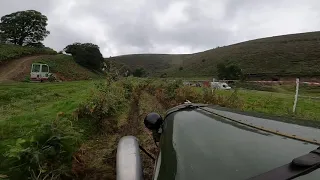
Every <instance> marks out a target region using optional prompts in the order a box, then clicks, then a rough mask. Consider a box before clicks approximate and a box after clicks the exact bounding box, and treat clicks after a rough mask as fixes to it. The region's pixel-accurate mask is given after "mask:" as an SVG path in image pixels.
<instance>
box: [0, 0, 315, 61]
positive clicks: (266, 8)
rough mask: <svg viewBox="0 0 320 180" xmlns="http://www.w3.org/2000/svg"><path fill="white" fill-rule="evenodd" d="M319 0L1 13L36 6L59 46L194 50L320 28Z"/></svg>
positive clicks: (152, 0)
mask: <svg viewBox="0 0 320 180" xmlns="http://www.w3.org/2000/svg"><path fill="white" fill-rule="evenodd" d="M319 8H320V2H318V1H317V0H305V1H300V0H269V1H256V0H214V1H212V0H180V1H175V0H162V1H157V0H135V1H132V0H117V1H112V0H69V1H64V0H48V1H43V0H30V1H21V0H2V1H1V2H0V16H2V15H5V14H8V13H11V12H15V11H18V10H26V9H35V10H38V11H41V12H42V13H43V14H45V15H47V16H48V19H49V26H48V29H49V30H50V31H51V34H50V35H49V36H48V37H47V38H46V40H45V41H44V43H45V44H46V45H47V46H50V47H52V48H54V49H56V50H61V49H63V48H64V47H65V46H66V45H68V44H71V43H73V42H92V43H96V44H98V45H99V46H100V49H101V51H102V53H103V54H104V56H115V55H121V54H129V53H191V52H195V51H200V50H207V49H211V48H214V47H216V46H223V45H228V44H230V43H236V42H241V41H244V40H249V39H254V38H260V37H265V36H273V35H280V34H285V33H295V32H303V31H314V30H319V28H320V18H319V16H320V12H318V9H319Z"/></svg>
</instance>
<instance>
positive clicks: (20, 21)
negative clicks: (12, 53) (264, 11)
mask: <svg viewBox="0 0 320 180" xmlns="http://www.w3.org/2000/svg"><path fill="white" fill-rule="evenodd" d="M47 21H48V19H47V17H46V16H45V15H42V14H41V13H40V12H38V11H35V10H27V11H18V12H15V13H12V14H8V15H5V16H3V17H1V22H0V33H1V35H0V36H1V37H2V39H4V41H5V42H7V43H13V44H17V45H20V46H22V45H26V44H29V43H39V42H40V41H43V40H44V38H45V37H47V36H48V34H50V32H49V31H47V29H46V26H47Z"/></svg>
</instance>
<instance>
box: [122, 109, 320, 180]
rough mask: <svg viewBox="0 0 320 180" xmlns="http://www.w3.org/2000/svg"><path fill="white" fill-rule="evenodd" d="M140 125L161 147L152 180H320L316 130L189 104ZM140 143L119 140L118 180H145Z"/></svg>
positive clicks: (152, 116)
mask: <svg viewBox="0 0 320 180" xmlns="http://www.w3.org/2000/svg"><path fill="white" fill-rule="evenodd" d="M144 123H145V125H146V127H147V128H148V129H150V130H151V131H152V134H153V137H154V141H155V142H156V143H159V154H158V155H157V157H156V158H154V159H156V160H155V168H154V176H153V179H154V180H172V179H175V180H180V179H181V180H195V179H219V180H220V179H222V180H224V179H226V180H229V179H230V180H237V179H250V180H267V179H272V180H285V179H294V178H298V179H301V180H318V179H319V177H320V170H319V167H320V147H319V145H320V131H319V130H318V129H315V128H310V127H305V126H299V125H294V124H288V123H284V122H279V121H274V120H272V119H263V118H261V117H256V114H255V115H253V114H249V113H243V112H242V113H237V112H234V111H232V110H230V109H227V108H222V107H217V106H211V105H204V104H192V103H187V104H182V105H180V106H177V107H174V108H172V109H170V110H168V111H167V113H166V115H165V117H164V119H162V117H161V116H160V115H159V114H157V113H150V114H148V115H147V116H146V118H145V119H144ZM138 142H139V141H138V139H137V138H136V137H133V136H125V137H123V138H121V139H120V141H119V144H118V149H117V162H116V164H117V166H116V168H117V179H118V180H131V179H132V180H133V179H136V180H141V179H143V173H142V171H143V167H142V160H141V158H140V150H139V143H138ZM140 148H141V146H140ZM142 150H144V149H142ZM144 152H145V150H144ZM146 153H147V154H148V152H146ZM149 156H150V157H151V158H153V157H152V155H150V154H149Z"/></svg>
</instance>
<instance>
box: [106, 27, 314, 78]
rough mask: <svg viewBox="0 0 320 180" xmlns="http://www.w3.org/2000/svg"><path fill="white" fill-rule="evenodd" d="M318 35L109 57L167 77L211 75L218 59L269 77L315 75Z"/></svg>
mask: <svg viewBox="0 0 320 180" xmlns="http://www.w3.org/2000/svg"><path fill="white" fill-rule="evenodd" d="M319 39H320V32H308V33H301V34H291V35H283V36H275V37H268V38H262V39H256V40H251V41H247V42H242V43H238V44H233V45H229V46H223V47H217V48H213V49H210V50H207V51H204V52H199V53H195V54H181V55H168V54H165V55H163V54H133V55H125V56H116V57H112V58H110V59H111V60H114V61H116V62H117V61H118V62H121V63H124V64H127V65H128V67H130V68H131V69H133V70H134V69H136V68H139V67H143V68H145V69H146V70H147V71H148V72H149V73H150V75H153V76H160V75H162V74H164V73H166V74H167V76H171V77H194V76H197V77H206V76H210V77H212V76H214V75H216V65H217V64H218V63H220V62H225V63H227V64H237V65H238V66H239V67H240V68H241V69H242V70H243V72H244V73H245V74H261V75H263V76H266V77H269V78H270V76H280V77H283V76H293V77H296V76H310V75H317V76H319V75H320V61H319V57H320V50H319V48H318V41H319ZM108 59H109V58H108Z"/></svg>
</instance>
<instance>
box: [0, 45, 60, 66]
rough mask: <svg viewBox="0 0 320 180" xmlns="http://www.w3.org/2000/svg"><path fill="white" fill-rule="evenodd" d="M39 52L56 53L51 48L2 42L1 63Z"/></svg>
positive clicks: (0, 50) (0, 47) (0, 46)
mask: <svg viewBox="0 0 320 180" xmlns="http://www.w3.org/2000/svg"><path fill="white" fill-rule="evenodd" d="M39 54H56V52H55V51H54V50H52V49H50V48H34V47H25V46H24V47H23V46H18V45H13V44H0V64H2V63H4V62H7V61H9V60H12V59H17V58H21V57H25V56H31V55H39Z"/></svg>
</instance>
